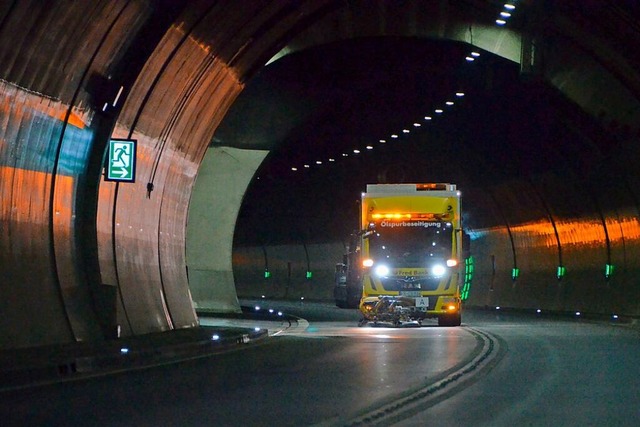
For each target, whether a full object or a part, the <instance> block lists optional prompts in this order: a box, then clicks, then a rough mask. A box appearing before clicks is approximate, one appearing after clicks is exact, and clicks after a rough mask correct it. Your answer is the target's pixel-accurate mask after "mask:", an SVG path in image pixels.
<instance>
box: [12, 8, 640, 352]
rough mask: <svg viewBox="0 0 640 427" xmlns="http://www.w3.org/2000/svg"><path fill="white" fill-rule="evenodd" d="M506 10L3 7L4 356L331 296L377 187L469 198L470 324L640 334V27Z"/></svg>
mask: <svg viewBox="0 0 640 427" xmlns="http://www.w3.org/2000/svg"><path fill="white" fill-rule="evenodd" d="M507 4H508V6H509V7H506V6H505V4H504V3H501V2H494V1H488V0H486V1H485V0H449V1H447V0H441V1H426V0H408V1H402V2H393V1H386V0H351V1H347V0H307V1H288V0H287V1H285V0H283V1H277V2H266V1H258V0H256V1H245V2H242V7H239V6H237V5H234V6H230V5H229V3H225V2H217V1H211V0H199V1H185V2H178V1H171V0H161V1H145V0H127V1H125V0H122V1H95V2H73V1H69V0H60V1H54V2H48V3H47V4H44V3H43V2H39V1H36V0H31V1H28V0H24V1H23V0H14V1H9V2H3V3H2V5H0V58H1V59H2V60H1V61H0V96H1V98H2V111H1V112H0V177H1V178H0V195H1V197H0V218H1V222H0V272H1V277H2V282H1V283H2V285H1V286H0V301H1V302H0V304H1V305H0V308H1V310H0V311H1V312H2V316H0V325H1V327H0V331H1V332H0V348H3V349H11V348H22V347H35V346H41V345H50V344H59V343H67V342H79V341H85V342H90V341H100V340H105V339H112V338H116V337H120V336H135V335H143V334H148V333H152V332H160V331H170V330H176V329H182V328H191V327H195V326H197V325H198V316H197V314H196V311H197V310H214V311H219V312H225V311H229V312H233V311H235V310H238V309H239V305H238V295H260V293H261V292H262V291H263V289H272V290H274V289H276V287H277V286H279V285H278V284H277V283H276V282H277V280H282V279H280V278H278V275H280V277H282V275H287V274H288V275H289V276H288V277H293V276H291V274H293V275H294V276H295V280H296V281H298V277H300V278H301V279H300V280H299V281H300V283H298V282H295V283H294V282H290V283H289V282H288V283H289V284H290V285H291V288H290V289H289V292H290V294H289V295H288V296H290V297H296V298H297V297H299V294H296V292H298V290H299V289H300V288H301V287H307V288H308V290H307V291H306V292H308V295H312V296H315V297H318V298H321V297H323V296H325V295H327V294H328V291H327V289H330V287H331V286H332V283H331V280H332V276H331V275H330V273H327V272H331V269H332V268H333V264H335V262H336V261H338V260H339V256H340V251H341V250H342V249H343V246H344V238H345V235H346V234H348V233H349V232H350V231H351V226H350V224H349V221H351V219H350V218H351V217H350V215H352V214H353V209H354V205H353V203H352V201H353V200H354V199H356V198H357V197H358V195H359V192H360V191H362V189H363V188H364V185H365V184H366V183H367V182H372V181H378V182H394V181H401V182H410V181H412V180H420V181H425V180H429V181H435V180H439V181H446V182H453V183H456V184H457V185H458V186H459V188H460V189H461V191H462V193H463V225H464V228H465V230H466V232H467V233H468V234H469V236H470V239H471V248H472V249H471V254H472V257H471V259H470V260H471V261H470V264H469V265H468V266H467V268H468V273H469V274H470V277H469V280H470V281H471V292H470V295H469V298H468V300H467V304H469V305H470V306H487V305H488V306H497V305H501V306H505V307H507V306H508V307H513V308H521V309H545V310H555V311H571V310H582V311H585V312H594V313H603V314H610V313H620V314H625V315H630V316H634V315H638V313H639V311H640V294H639V288H640V283H638V280H637V278H636V276H635V274H636V273H637V272H638V270H639V266H638V261H637V259H638V250H639V248H638V239H639V235H638V234H639V232H640V228H639V227H638V216H639V211H638V209H639V205H638V196H637V193H638V190H639V188H640V182H639V181H638V180H639V178H640V176H639V175H638V172H637V170H638V169H637V165H638V162H639V161H640V158H638V149H637V146H636V145H635V144H636V143H637V142H638V136H639V135H640V133H639V132H638V126H637V123H638V114H639V107H640V105H639V102H638V100H639V97H640V78H639V74H638V71H637V70H638V69H639V67H638V65H639V63H640V58H639V57H638V55H637V53H636V52H638V51H639V49H638V47H639V46H637V45H638V43H639V40H640V38H639V37H638V35H639V34H638V33H639V31H640V28H639V27H638V25H637V18H638V17H639V16H640V9H639V8H638V6H637V5H636V4H635V3H634V2H612V1H586V2H585V1H582V2H574V1H567V2H534V1H527V0H522V1H516V2H511V3H507ZM381 55H384V58H387V59H388V61H389V62H388V63H387V62H386V60H387V59H385V60H384V63H381V61H383V59H382V56H381ZM371 64H374V65H371ZM376 64H377V65H376ZM389 64H390V65H389ZM400 64H402V65H400ZM383 65H384V66H383ZM371 67H376V68H380V69H382V70H377V69H376V70H373V69H372V68H371ZM379 71H385V72H386V73H387V74H384V73H382V74H381V73H380V72H379ZM427 71H428V74H427ZM323 73H324V74H323ZM425 74H427V75H425ZM321 75H324V78H325V80H321ZM341 76H342V80H341ZM380 76H382V77H380ZM328 77H329V78H328ZM314 78H317V80H314ZM327 78H328V80H327ZM376 78H378V79H379V80H376ZM424 80H428V82H426V83H425V82H424ZM314 82H315V83H314ZM327 82H329V83H333V84H335V85H334V86H331V85H329V84H328V83H327ZM394 87H395V89H398V90H397V92H392V89H394ZM401 88H402V89H401ZM314 91H315V92H314ZM403 91H404V92H403ZM392 93H396V94H397V95H395V96H396V97H397V99H391V98H388V97H389V96H392V95H391V94H392ZM457 93H463V94H464V95H463V96H459V97H456V96H457V95H456V94H457ZM365 95H366V96H365ZM382 95H384V96H385V97H386V98H384V99H382ZM447 101H451V102H454V101H455V104H452V105H448V104H446V102H447ZM336 102H338V104H336ZM383 104H384V105H383ZM385 108H395V109H394V110H393V111H391V110H387V109H385ZM436 110H441V112H437V111H436ZM353 111H358V112H360V111H362V112H366V113H367V114H370V115H372V116H373V117H374V118H373V119H372V118H369V119H367V120H365V119H363V118H362V117H361V116H360V115H358V114H353ZM376 114H378V116H377V118H376V116H375V115H376ZM431 115H433V117H431ZM426 117H430V118H429V119H426ZM358 121H361V122H362V124H361V125H360V127H358V126H356V125H355V124H354V122H358ZM427 122H429V123H427ZM415 124H419V125H420V126H419V127H420V129H417V128H418V126H414V125H415ZM338 127H342V128H343V129H345V128H347V127H348V128H349V132H336V131H335V129H336V128H338ZM332 129H334V132H335V133H332ZM405 130H407V131H409V132H406V134H405V132H404V131H405ZM396 133H397V134H396ZM392 135H396V136H397V137H398V138H397V139H398V140H397V141H391V138H393V137H392ZM383 139H384V140H385V142H384V143H383V142H381V140H383ZM386 139H389V141H386ZM394 139H395V138H394ZM114 144H119V145H114ZM393 144H396V146H397V145H398V144H404V145H402V147H404V148H400V149H398V148H394V145H393ZM369 146H371V147H372V148H371V149H369V148H367V147H369ZM114 147H121V148H122V147H127V148H125V150H130V151H125V159H127V162H125V163H126V164H125V163H122V162H123V160H122V157H116V158H115V160H114V159H113V158H112V157H110V156H111V154H112V150H114ZM434 147H435V148H437V149H435V148H434ZM356 149H360V150H362V151H363V152H362V153H360V154H362V156H360V157H358V158H354V157H357V156H354V154H355V153H354V152H353V150H356ZM345 150H350V151H348V152H347V151H345ZM367 151H370V153H369V152H367ZM134 153H135V155H134ZM343 153H344V154H351V155H350V156H344V157H345V159H343V158H342V154H343ZM334 155H335V156H336V158H333V157H330V156H334ZM321 156H323V157H321ZM337 156H340V157H337ZM347 157H348V158H347ZM330 158H333V160H334V161H332V160H329V159H330ZM134 160H135V163H134V164H132V162H133V161H134ZM118 162H120V163H118ZM316 162H323V163H322V164H318V163H316ZM329 163H332V164H329ZM333 163H335V164H333ZM116 164H120V165H122V167H123V168H124V166H127V167H129V166H131V167H132V168H131V169H128V170H124V169H118V171H119V173H120V176H119V177H118V176H115V177H114V176H110V175H109V174H108V172H107V171H106V170H107V167H108V166H110V165H116ZM133 166H135V167H133ZM305 166H307V167H305ZM294 169H296V170H294ZM125 175H126V178H128V179H125V180H121V179H118V178H122V177H123V176H125ZM283 207H289V209H288V210H287V209H283ZM307 209H308V210H307ZM275 216H278V219H279V221H275V220H272V219H273V218H274V217H275ZM270 218H271V220H270ZM336 258H338V259H336ZM270 269H271V270H273V272H274V275H273V277H271V279H272V281H271V282H269V283H265V276H267V274H266V273H267V272H269V270H270ZM298 270H300V271H303V272H304V274H305V275H304V277H303V276H302V275H300V274H298ZM276 271H278V273H277V274H276ZM311 273H315V274H314V275H311ZM471 273H472V274H471ZM471 276H472V277H471ZM260 287H263V288H260ZM269 287H271V288H269ZM279 291H280V289H279V288H278V292H279Z"/></svg>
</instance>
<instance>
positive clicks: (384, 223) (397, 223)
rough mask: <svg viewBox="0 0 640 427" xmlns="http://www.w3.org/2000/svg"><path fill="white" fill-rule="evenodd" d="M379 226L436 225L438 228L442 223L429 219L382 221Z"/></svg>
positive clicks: (425, 226)
mask: <svg viewBox="0 0 640 427" xmlns="http://www.w3.org/2000/svg"><path fill="white" fill-rule="evenodd" d="M380 226H381V227H389V228H394V227H424V228H428V227H436V228H440V227H442V223H441V222H429V221H386V220H385V221H382V222H381V223H380Z"/></svg>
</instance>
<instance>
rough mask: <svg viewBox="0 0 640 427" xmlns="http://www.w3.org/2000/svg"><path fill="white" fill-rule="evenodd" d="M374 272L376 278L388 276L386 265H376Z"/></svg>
mask: <svg viewBox="0 0 640 427" xmlns="http://www.w3.org/2000/svg"><path fill="white" fill-rule="evenodd" d="M375 272H376V276H378V277H386V276H388V275H389V267H387V266H386V265H378V266H376V268H375Z"/></svg>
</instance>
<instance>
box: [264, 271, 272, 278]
mask: <svg viewBox="0 0 640 427" xmlns="http://www.w3.org/2000/svg"><path fill="white" fill-rule="evenodd" d="M269 277H271V272H270V271H269V270H265V271H264V278H265V279H268V278H269Z"/></svg>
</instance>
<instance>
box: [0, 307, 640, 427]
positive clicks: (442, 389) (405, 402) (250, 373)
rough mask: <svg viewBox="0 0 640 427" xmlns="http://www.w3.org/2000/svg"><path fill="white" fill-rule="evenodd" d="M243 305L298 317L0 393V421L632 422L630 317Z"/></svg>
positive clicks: (638, 381) (636, 381)
mask: <svg viewBox="0 0 640 427" xmlns="http://www.w3.org/2000/svg"><path fill="white" fill-rule="evenodd" d="M251 303H252V304H253V303H254V302H251ZM256 304H260V305H261V306H262V308H267V307H268V306H269V305H272V306H273V307H276V308H279V309H282V310H284V311H286V312H287V313H290V314H295V315H297V316H300V317H304V318H305V319H306V320H307V321H308V325H307V324H306V323H304V322H303V323H301V324H302V325H304V327H298V328H294V329H288V330H285V331H281V332H282V333H275V334H273V335H272V336H271V337H269V338H268V339H265V340H262V343H261V344H259V345H254V346H248V347H242V349H241V350H239V351H231V352H228V353H224V354H219V355H215V356H212V357H207V358H203V359H196V360H191V361H186V362H182V363H180V364H176V365H170V366H161V367H154V368H150V369H146V370H141V371H135V372H129V373H126V374H118V375H110V376H105V377H102V378H94V379H87V380H81V381H75V382H69V383H64V384H56V385H49V386H42V387H37V388H32V389H25V390H19V391H13V392H11V393H5V394H0V416H1V418H0V419H2V425H3V426H14V425H15V426H36V425H37V426H54V425H64V426H88V425H91V426H270V425H278V426H307V425H318V426H334V425H366V426H369V425H401V426H424V425H427V424H438V425H444V426H448V425H458V426H507V425H508V426H527V425H531V426H578V425H579V426H589V425H607V426H626V425H629V426H632V425H634V426H635V425H638V424H639V420H640V397H639V395H640V363H639V362H640V359H639V357H638V355H640V335H639V332H638V329H636V328H634V327H630V326H622V325H611V324H607V323H594V322H588V321H583V320H575V319H566V320H561V319H550V318H545V317H539V316H535V315H519V314H515V313H507V314H505V313H500V312H489V311H467V312H466V313H465V315H464V317H463V326H462V327H459V328H441V327H437V326H436V322H435V321H434V322H430V321H429V322H425V324H423V327H417V326H415V325H406V326H405V327H402V328H386V327H372V326H365V327H361V328H359V327H357V320H358V318H359V316H358V313H357V312H356V311H355V310H340V309H337V308H335V307H333V306H331V305H329V304H315V303H293V304H291V303H289V304H285V303H282V302H273V303H269V302H256ZM203 321H204V320H203ZM210 321H215V320H211V319H210ZM260 326H264V325H260ZM274 326H275V328H274V330H276V329H277V325H274Z"/></svg>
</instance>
